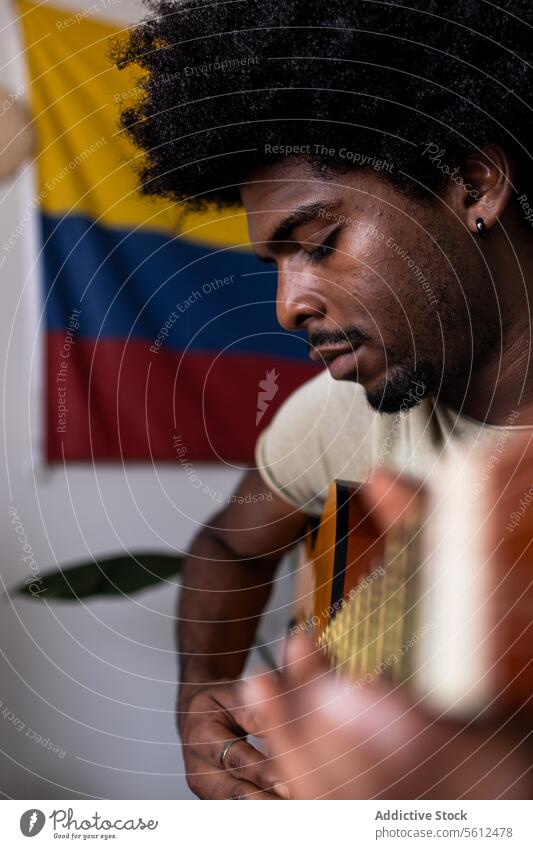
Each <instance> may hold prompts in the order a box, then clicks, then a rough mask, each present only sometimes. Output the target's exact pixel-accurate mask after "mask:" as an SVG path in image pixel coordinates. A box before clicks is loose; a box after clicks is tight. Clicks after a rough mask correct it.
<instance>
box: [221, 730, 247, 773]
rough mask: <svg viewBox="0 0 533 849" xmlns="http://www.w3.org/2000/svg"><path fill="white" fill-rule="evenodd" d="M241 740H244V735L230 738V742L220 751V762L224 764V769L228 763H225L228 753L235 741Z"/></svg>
mask: <svg viewBox="0 0 533 849" xmlns="http://www.w3.org/2000/svg"><path fill="white" fill-rule="evenodd" d="M239 740H242V737H234V738H233V740H228V742H227V743H226V744H225V746H224V748H223V749H222V751H221V753H220V763H221V764H222V766H223V767H224V769H226V763H225V761H226V755H227V754H228V752H229V750H230V749H231V747H232V746H233V745H235V743H238V742H239Z"/></svg>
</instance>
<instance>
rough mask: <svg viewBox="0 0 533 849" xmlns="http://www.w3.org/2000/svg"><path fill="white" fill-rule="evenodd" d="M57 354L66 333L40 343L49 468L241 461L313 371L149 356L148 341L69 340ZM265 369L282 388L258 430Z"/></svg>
mask: <svg viewBox="0 0 533 849" xmlns="http://www.w3.org/2000/svg"><path fill="white" fill-rule="evenodd" d="M64 345H65V336H64V333H63V332H57V333H48V334H47V363H48V381H47V392H48V404H47V407H48V417H47V418H48V423H47V424H48V426H47V455H48V460H49V461H50V462H57V461H61V460H62V459H63V457H65V458H66V459H68V460H90V459H94V460H119V459H121V458H123V459H125V460H149V459H150V458H153V459H154V460H174V461H176V462H179V461H180V460H181V462H182V463H183V462H184V458H185V460H186V459H190V460H197V461H198V460H225V461H232V460H235V461H240V462H242V461H245V462H247V461H249V460H251V459H252V458H253V451H254V445H255V441H256V439H257V436H258V434H259V433H260V431H261V430H262V429H263V428H264V427H265V426H266V425H267V424H268V422H269V421H270V419H271V418H272V416H273V415H274V412H275V411H276V409H277V408H278V407H279V405H280V404H281V403H282V402H283V401H284V400H285V398H287V397H288V395H290V394H291V392H293V391H294V389H296V387H297V386H299V385H300V384H301V383H303V382H304V381H305V380H308V379H309V378H310V377H312V376H313V374H315V373H316V369H315V368H314V367H312V366H311V364H309V365H306V364H305V363H304V364H302V363H299V362H296V361H291V360H287V359H273V358H271V357H268V358H267V357H261V356H246V357H244V356H242V355H240V356H239V355H219V354H218V353H217V352H206V353H198V352H195V353H191V354H186V355H183V354H180V353H179V352H176V351H170V352H169V351H165V350H164V349H163V348H161V349H160V350H159V352H158V353H157V354H154V353H152V352H150V350H149V346H148V345H147V343H146V342H143V341H137V340H134V341H129V342H126V341H125V340H122V339H115V340H109V339H106V340H103V341H99V342H98V343H96V344H95V343H94V342H93V341H88V340H84V339H75V340H74V342H73V344H72V346H71V348H70V351H68V354H69V356H68V358H66V359H65V357H64V354H65V351H64ZM272 368H275V370H276V372H277V374H278V375H279V376H278V378H277V385H278V387H279V389H278V392H277V394H276V395H275V397H274V399H273V400H272V401H271V402H269V405H268V409H267V412H266V413H265V414H264V416H263V418H262V419H261V421H260V423H259V424H258V425H257V426H256V412H257V401H258V392H259V391H260V388H259V382H260V381H262V380H264V378H265V375H266V372H267V370H268V369H272ZM65 408H66V409H65ZM178 435H179V436H180V438H181V443H180V444H181V446H182V448H181V453H180V454H179V455H178V453H177V447H176V437H177V436H178Z"/></svg>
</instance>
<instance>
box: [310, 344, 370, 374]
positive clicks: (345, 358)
mask: <svg viewBox="0 0 533 849" xmlns="http://www.w3.org/2000/svg"><path fill="white" fill-rule="evenodd" d="M360 347H361V344H360V343H355V344H353V345H350V347H346V346H344V347H342V348H340V347H336V348H335V347H330V348H314V349H313V350H311V351H310V352H309V357H310V359H312V360H313V361H314V362H318V363H324V362H325V363H326V365H327V367H328V370H329V373H330V374H331V376H332V377H333V378H334V379H335V380H346V379H347V378H353V377H355V376H356V375H357V371H358V367H357V353H358V351H359V349H360Z"/></svg>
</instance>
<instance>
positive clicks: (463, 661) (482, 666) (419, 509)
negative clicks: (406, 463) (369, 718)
mask: <svg viewBox="0 0 533 849" xmlns="http://www.w3.org/2000/svg"><path fill="white" fill-rule="evenodd" d="M511 469H512V470H513V471H512V473H511V472H510V471H509V466H508V465H505V464H503V463H502V467H501V469H500V470H499V471H498V473H497V474H496V473H495V474H494V479H493V481H492V482H491V484H490V485H487V487H486V488H485V490H484V492H483V493H482V495H480V496H479V497H476V498H473V497H472V493H473V492H476V481H477V480H478V477H479V466H478V465H476V463H474V462H472V461H468V462H466V461H465V460H464V459H460V460H459V461H457V460H454V461H452V462H446V463H443V464H442V465H441V466H440V467H439V469H438V475H436V476H435V478H434V479H433V480H432V481H430V482H425V483H424V486H423V487H422V486H421V485H419V484H417V483H416V482H415V481H411V480H406V479H403V478H399V477H392V476H391V475H388V477H387V474H386V473H385V475H384V479H385V484H384V486H382V489H383V494H382V496H381V497H380V498H379V499H378V500H377V501H376V496H375V492H374V495H373V496H372V497H369V492H368V487H369V484H355V483H348V482H346V481H335V482H334V483H332V485H331V486H330V489H329V492H328V497H327V500H326V504H325V507H324V511H323V515H322V518H321V520H320V522H319V524H318V526H316V525H315V526H314V527H312V528H311V529H310V531H309V534H308V536H307V540H306V543H305V550H304V553H303V562H302V564H301V568H300V570H299V580H298V581H297V587H296V599H295V624H294V626H293V628H292V631H293V632H294V631H295V630H301V629H305V630H306V631H308V632H311V633H312V636H313V639H314V641H315V644H316V645H317V647H320V648H322V649H323V652H324V655H325V657H326V658H327V660H328V662H329V664H330V665H331V666H332V667H333V668H335V669H336V670H338V671H339V673H341V674H343V675H344V676H346V677H347V678H348V679H349V680H350V681H351V683H352V685H353V686H360V685H362V684H366V683H370V682H372V681H375V680H377V679H379V678H385V679H387V680H389V681H390V682H392V683H395V684H402V685H403V684H405V685H407V686H408V687H409V688H410V689H411V690H412V691H413V695H414V697H415V698H416V700H419V701H420V702H421V703H422V704H423V705H425V706H426V708H427V709H428V710H430V711H431V712H433V713H437V714H439V715H441V714H442V713H446V714H447V715H448V716H450V718H471V717H473V716H479V715H481V714H482V713H485V712H487V711H488V712H489V713H490V712H499V713H501V712H504V713H505V714H507V715H509V713H510V712H513V711H516V710H521V709H523V708H525V710H526V713H527V715H529V716H530V717H531V716H533V709H532V701H533V651H532V638H533V625H532V623H533V568H532V566H533V503H532V505H531V515H530V516H527V515H526V513H524V515H523V516H521V522H520V524H519V525H518V524H517V523H516V521H515V525H516V527H513V523H512V522H511V523H509V517H510V516H511V514H512V513H513V509H512V508H513V505H514V506H515V507H516V504H517V503H519V501H520V498H519V495H520V492H521V489H520V488H521V487H525V488H526V489H527V487H526V484H527V486H528V487H529V486H531V483H530V480H533V474H530V472H531V471H532V470H533V461H530V463H529V464H528V465H527V469H524V465H523V462H522V461H521V464H520V469H521V472H520V474H516V473H515V472H516V467H515V466H511ZM380 474H382V473H380ZM509 478H511V480H513V481H514V483H513V485H510V481H509ZM506 482H507V486H505V483H506ZM502 489H503V490H504V492H503V494H502ZM532 491H533V487H532ZM531 500H532V502H533V496H532V499H531ZM516 515H517V514H516V511H515V516H516ZM487 517H489V519H490V520H489V519H488V518H487ZM506 521H507V524H505V523H506Z"/></svg>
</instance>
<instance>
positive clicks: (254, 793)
mask: <svg viewBox="0 0 533 849" xmlns="http://www.w3.org/2000/svg"><path fill="white" fill-rule="evenodd" d="M195 766H196V768H195V769H191V768H190V769H189V770H188V773H187V776H188V780H189V784H190V786H191V789H192V790H193V792H194V793H196V795H197V796H199V797H200V799H249V800H253V799H263V800H271V801H274V800H275V801H278V802H279V801H280V797H279V796H278V795H276V794H275V793H269V792H268V791H266V790H264V789H263V788H261V787H258V786H257V785H256V784H253V783H252V782H250V781H242V780H240V779H236V778H234V777H233V776H232V775H231V774H230V773H229V772H227V771H226V770H224V769H216V768H215V767H212V766H210V765H208V764H205V762H202V761H197V764H196V765H195Z"/></svg>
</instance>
